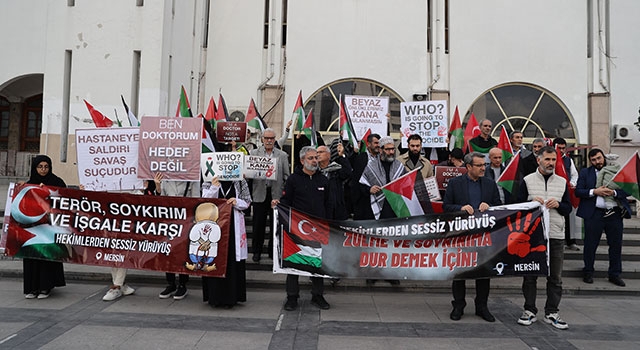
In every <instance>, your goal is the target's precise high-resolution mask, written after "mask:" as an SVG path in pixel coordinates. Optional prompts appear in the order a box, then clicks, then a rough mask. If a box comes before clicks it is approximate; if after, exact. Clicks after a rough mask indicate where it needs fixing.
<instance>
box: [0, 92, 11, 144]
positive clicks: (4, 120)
mask: <svg viewBox="0 0 640 350" xmlns="http://www.w3.org/2000/svg"><path fill="white" fill-rule="evenodd" d="M8 148H9V101H8V100H7V99H6V98H4V97H2V96H0V150H3V151H5V150H7V149H8Z"/></svg>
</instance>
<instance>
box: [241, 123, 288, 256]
mask: <svg viewBox="0 0 640 350" xmlns="http://www.w3.org/2000/svg"><path fill="white" fill-rule="evenodd" d="M275 141H276V132H275V131H274V130H273V129H271V128H267V129H265V130H264V131H263V132H262V146H260V147H259V148H257V149H254V150H252V151H251V152H250V154H251V155H252V156H259V157H270V158H277V160H278V161H277V167H278V169H277V179H276V180H275V181H274V180H264V179H254V180H253V183H252V194H251V197H252V198H253V202H252V205H253V241H252V245H251V246H252V251H253V257H252V259H253V261H254V262H260V258H261V255H262V248H263V245H264V239H265V234H266V226H267V223H268V225H269V227H272V226H273V225H272V223H273V217H272V209H271V200H273V199H280V197H281V196H282V191H283V190H284V183H285V181H286V180H287V178H288V177H289V174H290V172H289V161H288V160H287V154H286V153H284V152H283V151H281V150H279V149H277V148H274V144H275ZM267 217H269V220H268V221H267ZM272 251H273V242H272V240H271V239H270V240H269V257H272V256H273V255H272Z"/></svg>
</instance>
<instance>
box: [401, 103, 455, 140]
mask: <svg viewBox="0 0 640 350" xmlns="http://www.w3.org/2000/svg"><path fill="white" fill-rule="evenodd" d="M448 120H449V118H448V113H447V101H419V102H402V103H400V131H401V133H402V147H405V148H406V147H407V138H408V137H409V136H410V135H412V134H418V135H420V136H421V137H422V147H446V146H447V133H448V132H449V126H448V124H447V123H448Z"/></svg>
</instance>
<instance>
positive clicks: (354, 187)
mask: <svg viewBox="0 0 640 350" xmlns="http://www.w3.org/2000/svg"><path fill="white" fill-rule="evenodd" d="M379 153H380V135H378V134H370V135H369V136H368V137H367V151H366V152H364V153H362V152H361V153H354V154H353V157H352V158H351V167H352V168H353V175H352V177H351V184H350V186H349V187H350V189H351V201H352V203H353V219H354V220H369V219H373V218H374V216H373V211H372V210H371V205H370V201H369V189H368V188H367V187H364V186H362V185H360V177H361V176H362V173H363V172H364V169H365V168H366V167H367V164H368V163H369V162H370V161H372V160H375V159H376V158H377V157H378V154H379Z"/></svg>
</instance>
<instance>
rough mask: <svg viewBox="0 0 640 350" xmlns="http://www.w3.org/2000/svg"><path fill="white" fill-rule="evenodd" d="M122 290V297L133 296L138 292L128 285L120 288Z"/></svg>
mask: <svg viewBox="0 0 640 350" xmlns="http://www.w3.org/2000/svg"><path fill="white" fill-rule="evenodd" d="M120 290H121V291H122V295H131V294H133V293H135V292H136V290H135V289H133V288H131V287H130V286H129V285H128V284H125V285H123V286H122V287H120Z"/></svg>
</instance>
